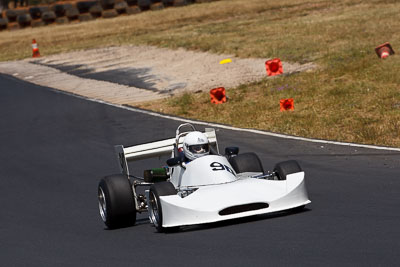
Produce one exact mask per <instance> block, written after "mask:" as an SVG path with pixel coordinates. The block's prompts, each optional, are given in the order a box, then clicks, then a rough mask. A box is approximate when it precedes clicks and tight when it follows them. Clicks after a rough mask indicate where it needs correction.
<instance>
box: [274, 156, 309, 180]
mask: <svg viewBox="0 0 400 267" xmlns="http://www.w3.org/2000/svg"><path fill="white" fill-rule="evenodd" d="M302 171H303V170H302V169H301V167H300V165H299V163H298V162H297V161H295V160H288V161H283V162H280V163H278V164H276V165H275V168H274V172H275V173H276V174H277V176H278V180H286V176H287V175H289V174H292V173H296V172H302Z"/></svg>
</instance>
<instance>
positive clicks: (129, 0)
mask: <svg viewBox="0 0 400 267" xmlns="http://www.w3.org/2000/svg"><path fill="white" fill-rule="evenodd" d="M126 3H127V4H128V6H137V4H138V0H126Z"/></svg>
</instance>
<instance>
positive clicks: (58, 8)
mask: <svg viewBox="0 0 400 267" xmlns="http://www.w3.org/2000/svg"><path fill="white" fill-rule="evenodd" d="M71 8H73V5H71V4H56V5H54V6H52V7H51V9H52V10H53V11H54V13H55V14H56V16H57V17H64V16H65V15H66V12H67V10H68V9H71Z"/></svg>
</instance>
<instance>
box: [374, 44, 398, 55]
mask: <svg viewBox="0 0 400 267" xmlns="http://www.w3.org/2000/svg"><path fill="white" fill-rule="evenodd" d="M375 52H376V54H377V55H378V57H379V58H382V59H384V58H387V57H388V56H390V55H393V54H394V51H393V48H392V46H391V45H390V44H389V43H384V44H381V45H380V46H377V47H376V48H375Z"/></svg>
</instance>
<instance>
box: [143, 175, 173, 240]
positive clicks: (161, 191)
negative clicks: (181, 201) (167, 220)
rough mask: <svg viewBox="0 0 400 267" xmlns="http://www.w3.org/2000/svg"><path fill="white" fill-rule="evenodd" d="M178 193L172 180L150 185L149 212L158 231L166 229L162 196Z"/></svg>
mask: <svg viewBox="0 0 400 267" xmlns="http://www.w3.org/2000/svg"><path fill="white" fill-rule="evenodd" d="M170 195H176V189H175V187H174V185H173V184H172V183H171V182H159V183H155V184H153V185H151V186H150V191H149V212H150V214H149V215H150V218H151V220H152V221H153V224H154V226H155V227H156V229H157V232H159V233H161V232H164V231H165V228H164V227H163V226H162V224H163V213H162V207H161V202H160V196H170Z"/></svg>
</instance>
